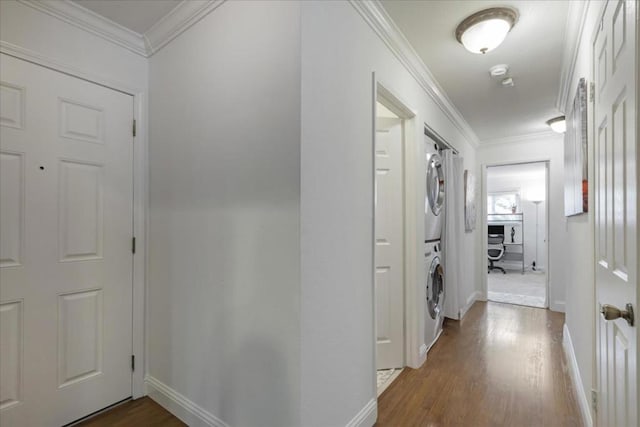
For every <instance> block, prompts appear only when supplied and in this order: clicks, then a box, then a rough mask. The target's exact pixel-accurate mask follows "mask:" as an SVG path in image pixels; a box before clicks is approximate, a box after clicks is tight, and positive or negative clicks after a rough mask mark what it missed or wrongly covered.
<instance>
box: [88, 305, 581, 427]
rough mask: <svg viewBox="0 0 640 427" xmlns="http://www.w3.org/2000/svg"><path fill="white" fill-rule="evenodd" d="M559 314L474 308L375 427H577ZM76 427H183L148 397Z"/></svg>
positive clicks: (382, 408) (388, 394)
mask: <svg viewBox="0 0 640 427" xmlns="http://www.w3.org/2000/svg"><path fill="white" fill-rule="evenodd" d="M563 323H564V315H563V314H560V313H554V312H551V311H548V310H543V309H539V308H530V307H522V306H516V305H507V304H500V303H492V302H489V303H482V302H478V303H476V304H475V305H474V306H473V307H472V308H471V310H469V312H468V313H467V315H466V316H465V318H464V320H462V321H461V322H455V321H447V322H445V326H444V331H443V333H442V335H441V336H440V339H439V340H438V342H437V343H436V345H435V346H434V347H433V348H432V349H431V350H430V351H429V355H428V358H427V362H426V363H425V364H424V365H423V367H422V368H420V369H416V370H414V369H405V370H403V372H402V373H401V374H400V376H399V377H398V379H396V380H395V381H394V382H393V384H391V385H390V386H389V388H388V389H387V390H386V391H385V392H384V393H383V394H382V396H380V399H379V400H378V423H377V424H376V427H413V426H421V427H436V426H437V427H448V426H451V427H458V426H459V427H484V426H496V427H497V426H509V427H527V426H532V427H533V426H535V427H539V426H549V427H572V426H581V425H582V421H581V418H580V413H579V411H578V405H577V403H576V400H575V398H574V395H573V391H572V387H571V380H570V378H569V375H568V372H567V366H566V363H565V360H564V355H563V351H562V325H563ZM79 426H82V427H102V426H114V427H130V426H131V427H133V426H167V427H173V426H184V424H183V423H182V422H180V420H178V419H177V418H175V417H174V416H173V415H171V414H170V413H169V412H167V411H166V410H164V409H163V408H162V407H161V406H160V405H158V404H157V403H155V402H154V401H153V400H151V399H149V398H148V397H145V398H142V399H138V400H135V401H132V402H127V403H124V404H122V405H120V406H118V407H116V408H114V409H112V410H110V411H108V412H105V413H103V414H100V415H98V416H96V417H94V418H91V419H89V420H87V421H85V422H83V423H81V424H79Z"/></svg>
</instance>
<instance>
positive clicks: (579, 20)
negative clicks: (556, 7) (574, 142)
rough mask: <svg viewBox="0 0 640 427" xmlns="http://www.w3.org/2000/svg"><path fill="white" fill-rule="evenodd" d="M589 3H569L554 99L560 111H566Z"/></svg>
mask: <svg viewBox="0 0 640 427" xmlns="http://www.w3.org/2000/svg"><path fill="white" fill-rule="evenodd" d="M590 4H591V2H588V1H585V2H582V1H572V2H569V11H568V13H567V23H566V25H565V36H564V50H563V52H562V68H561V72H560V87H559V88H558V97H557V99H556V107H558V109H559V110H560V111H566V108H567V100H568V99H569V91H570V90H571V82H572V80H573V74H574V71H575V68H576V61H577V60H578V53H579V52H580V44H581V43H582V39H583V37H582V35H583V32H584V27H585V25H586V22H587V15H588V11H589V5H590Z"/></svg>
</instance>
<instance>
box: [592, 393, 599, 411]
mask: <svg viewBox="0 0 640 427" xmlns="http://www.w3.org/2000/svg"><path fill="white" fill-rule="evenodd" d="M591 409H593V412H598V392H597V391H595V390H593V389H591Z"/></svg>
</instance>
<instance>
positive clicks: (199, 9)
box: [143, 0, 225, 56]
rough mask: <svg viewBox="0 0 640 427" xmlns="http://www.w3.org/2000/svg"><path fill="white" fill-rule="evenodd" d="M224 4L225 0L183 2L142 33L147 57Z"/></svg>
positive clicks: (185, 0)
mask: <svg viewBox="0 0 640 427" xmlns="http://www.w3.org/2000/svg"><path fill="white" fill-rule="evenodd" d="M224 2H225V0H183V1H182V2H181V3H179V4H178V5H177V6H176V7H175V8H173V9H172V10H171V12H169V13H168V14H166V15H165V16H164V17H163V18H162V19H160V21H158V22H156V23H155V24H154V25H153V27H151V28H150V29H149V30H147V32H146V33H144V36H143V37H144V41H145V46H146V47H147V55H148V56H151V55H153V54H154V53H156V52H157V51H158V50H160V49H162V48H163V47H164V46H165V45H167V43H169V42H170V41H171V40H173V39H175V38H176V37H178V36H179V35H180V34H182V33H183V32H184V31H186V30H187V29H188V28H189V27H191V26H192V25H194V24H196V23H197V22H198V21H200V20H201V19H202V18H204V17H205V16H207V15H208V14H209V13H210V12H212V11H214V10H215V9H217V8H218V7H219V6H220V5H221V4H222V3H224Z"/></svg>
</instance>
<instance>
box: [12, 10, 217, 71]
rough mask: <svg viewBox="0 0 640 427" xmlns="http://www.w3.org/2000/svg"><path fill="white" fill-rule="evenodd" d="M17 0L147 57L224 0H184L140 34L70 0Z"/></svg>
mask: <svg viewBox="0 0 640 427" xmlns="http://www.w3.org/2000/svg"><path fill="white" fill-rule="evenodd" d="M18 1H19V2H20V3H22V4H24V5H26V6H29V7H31V8H33V9H36V10H38V11H40V12H43V13H46V14H47V15H49V16H53V17H55V18H57V19H60V20H62V21H64V22H66V23H68V24H71V25H73V26H75V27H77V28H80V29H82V30H85V31H88V32H90V33H92V34H95V35H96V36H98V37H100V38H102V39H104V40H107V41H109V42H111V43H114V44H116V45H118V46H121V47H124V48H125V49H127V50H130V51H131V52H133V53H135V54H138V55H140V56H144V57H145V58H148V57H150V56H151V55H153V54H154V53H156V52H157V51H159V50H160V49H162V48H163V47H164V46H166V45H167V44H168V43H169V42H170V41H171V40H173V39H175V38H176V37H178V36H179V35H180V34H182V33H183V32H184V31H186V30H187V29H188V28H190V27H191V26H192V25H194V24H196V23H197V22H199V21H200V20H201V19H202V18H204V17H205V16H207V15H208V14H209V13H210V12H212V11H213V10H215V9H217V8H218V7H219V6H220V5H221V4H222V3H224V2H225V0H182V2H180V3H178V5H177V6H176V7H174V8H173V9H171V11H170V12H169V13H168V14H166V15H165V16H164V17H163V18H162V19H160V21H158V22H156V23H155V24H154V25H153V27H151V28H150V29H149V30H147V32H145V33H144V34H139V33H136V32H135V31H132V30H130V29H128V28H125V27H123V26H122V25H120V24H118V23H117V22H114V21H112V20H110V19H108V18H105V17H104V16H102V15H99V14H97V13H95V12H93V11H91V10H89V9H87V8H85V7H83V6H80V5H79V4H78V3H75V2H72V1H71V0H62V1H61V0H18Z"/></svg>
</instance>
